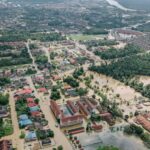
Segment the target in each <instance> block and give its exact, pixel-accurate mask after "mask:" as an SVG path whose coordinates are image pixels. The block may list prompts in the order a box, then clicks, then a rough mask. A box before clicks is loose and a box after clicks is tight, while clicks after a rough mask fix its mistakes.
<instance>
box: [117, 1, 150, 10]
mask: <svg viewBox="0 0 150 150" xmlns="http://www.w3.org/2000/svg"><path fill="white" fill-rule="evenodd" d="M117 1H118V2H119V3H120V4H121V5H123V6H125V7H127V8H131V9H137V10H147V11H150V0H117Z"/></svg>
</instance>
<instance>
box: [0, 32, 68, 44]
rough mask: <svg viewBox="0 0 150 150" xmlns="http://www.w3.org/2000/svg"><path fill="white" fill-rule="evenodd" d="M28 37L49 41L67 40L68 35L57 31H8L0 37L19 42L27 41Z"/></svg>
mask: <svg viewBox="0 0 150 150" xmlns="http://www.w3.org/2000/svg"><path fill="white" fill-rule="evenodd" d="M28 39H32V40H39V41H42V42H47V41H61V40H65V39H66V37H64V36H62V35H61V34H60V33H56V32H52V33H29V32H17V33H16V32H14V33H9V32H7V33H5V34H3V35H2V36H1V37H0V42H16V41H18V42H19V41H27V40H28Z"/></svg>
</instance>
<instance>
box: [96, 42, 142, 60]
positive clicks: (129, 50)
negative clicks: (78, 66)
mask: <svg viewBox="0 0 150 150" xmlns="http://www.w3.org/2000/svg"><path fill="white" fill-rule="evenodd" d="M139 52H141V49H140V48H139V47H137V46H134V45H132V44H129V45H127V46H125V48H124V49H115V48H110V49H108V50H106V51H95V52H94V53H95V55H98V56H100V57H101V58H102V59H114V58H120V57H126V56H130V55H133V54H137V53H139Z"/></svg>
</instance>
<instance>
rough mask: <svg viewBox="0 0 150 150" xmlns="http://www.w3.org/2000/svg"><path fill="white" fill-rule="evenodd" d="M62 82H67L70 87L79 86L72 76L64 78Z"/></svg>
mask: <svg viewBox="0 0 150 150" xmlns="http://www.w3.org/2000/svg"><path fill="white" fill-rule="evenodd" d="M64 82H66V83H67V84H69V85H70V86H72V87H74V88H75V87H78V86H79V82H78V81H76V80H75V79H74V78H73V77H71V76H68V77H66V78H65V79H64Z"/></svg>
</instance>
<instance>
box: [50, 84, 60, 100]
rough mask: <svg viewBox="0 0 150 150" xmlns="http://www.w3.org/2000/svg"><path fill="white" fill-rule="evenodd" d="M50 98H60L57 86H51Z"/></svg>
mask: <svg viewBox="0 0 150 150" xmlns="http://www.w3.org/2000/svg"><path fill="white" fill-rule="evenodd" d="M50 98H51V99H52V100H58V99H60V98H61V95H60V91H59V90H58V88H57V86H53V87H52V90H51V97H50Z"/></svg>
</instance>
